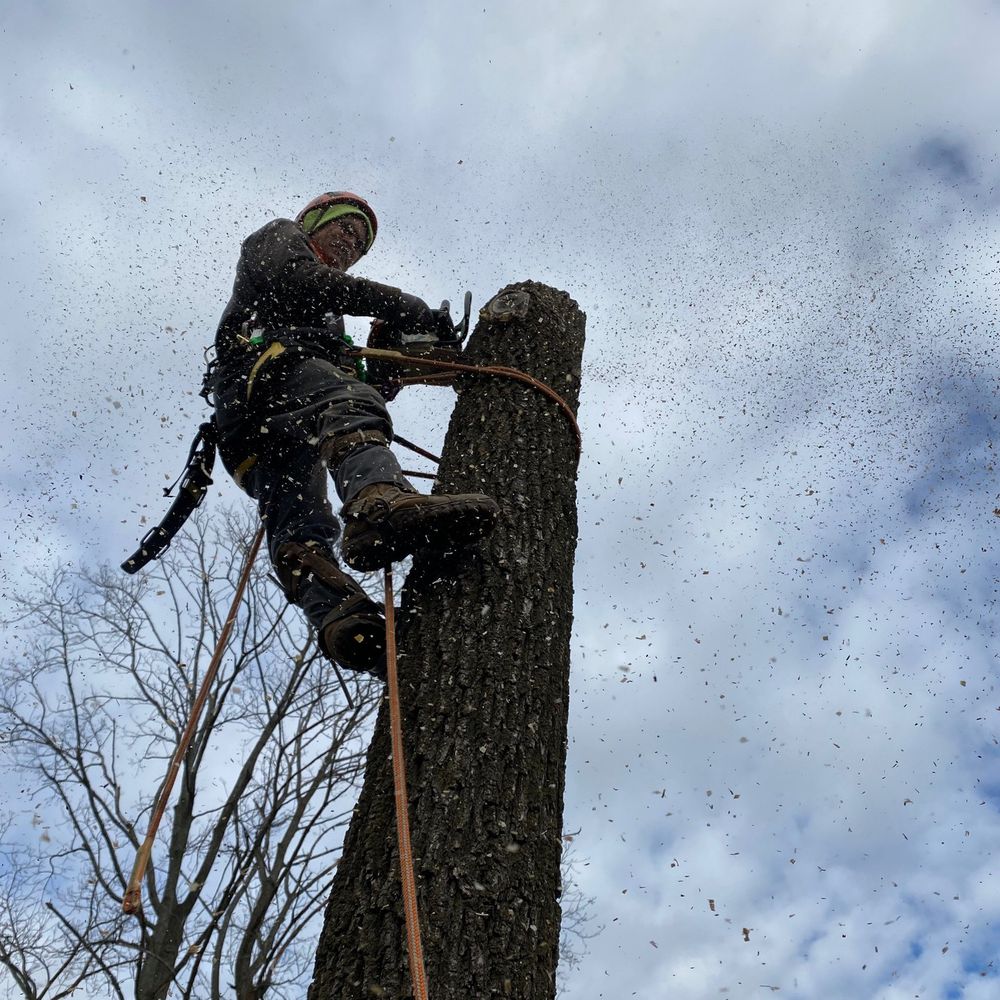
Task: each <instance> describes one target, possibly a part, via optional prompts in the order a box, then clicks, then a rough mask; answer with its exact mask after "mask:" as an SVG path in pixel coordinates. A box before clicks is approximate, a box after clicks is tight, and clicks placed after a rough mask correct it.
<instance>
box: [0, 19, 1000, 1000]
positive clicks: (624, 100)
mask: <svg viewBox="0 0 1000 1000" xmlns="http://www.w3.org/2000/svg"><path fill="white" fill-rule="evenodd" d="M360 10H361V8H360V7H355V5H343V6H339V5H333V4H321V3H316V2H303V3H290V4H264V3H257V2H253V3H218V4H212V5H210V6H209V7H208V8H207V9H206V8H204V7H203V6H202V5H201V4H197V5H196V4H194V3H188V2H174V3H169V4H167V3H163V4H153V3H145V2H135V0H131V2H128V3H125V2H108V0H102V2H101V3H95V2H74V3H65V2H51V3H38V4H16V5H14V4H9V5H7V9H5V11H4V14H3V15H2V18H0V62H2V64H3V66H4V79H5V87H4V89H3V93H2V96H0V100H2V104H0V115H2V117H0V264H2V270H3V276H2V279H0V306H2V314H3V316H4V326H5V336H4V338H3V348H2V350H3V358H4V360H3V365H2V372H0V379H2V380H3V398H2V404H0V408H2V412H3V416H4V418H5V429H6V433H5V435H4V438H3V442H2V445H0V448H2V452H3V462H2V466H3V467H2V469H0V476H2V485H3V507H2V510H0V557H2V566H3V570H2V573H3V577H2V579H0V584H2V588H3V590H4V592H6V591H7V590H9V588H10V587H11V586H12V585H13V584H15V583H16V582H17V581H18V579H19V578H20V577H21V575H22V574H23V572H24V570H25V569H26V568H38V567H45V566H51V565H54V564H56V563H60V562H65V563H69V564H72V565H91V564H93V563H95V562H99V561H102V560H104V561H108V562H110V563H112V564H117V563H118V562H119V561H120V560H121V559H122V558H123V557H124V556H125V555H127V554H128V553H129V552H130V551H131V550H132V548H133V547H134V544H135V542H136V540H137V539H138V537H139V536H140V535H141V534H142V533H143V532H144V531H145V530H146V527H148V525H144V524H142V523H141V519H142V518H143V517H146V518H148V519H149V520H150V521H153V520H155V519H157V518H158V517H159V516H160V514H161V513H162V511H163V502H162V499H161V497H160V487H161V486H163V485H166V483H167V482H169V481H170V480H172V479H173V478H174V477H175V476H176V475H177V473H178V472H179V471H180V466H181V464H182V462H183V458H184V456H185V454H186V450H187V444H188V442H189V440H190V438H191V436H192V435H193V432H194V430H195V428H196V426H197V424H198V422H200V420H201V419H203V418H204V414H205V411H204V409H203V406H202V401H201V400H200V399H199V398H198V396H197V389H198V382H199V378H200V372H201V369H202V349H203V348H204V347H205V346H206V345H208V344H209V343H210V342H211V339H212V337H213V333H214V327H215V323H216V321H217V319H218V315H219V313H220V311H221V309H222V306H223V305H224V304H225V301H226V300H227V298H228V295H229V290H230V288H231V284H232V276H233V267H234V264H235V261H236V258H237V255H238V248H239V242H240V241H241V240H242V238H243V237H245V236H246V235H248V234H249V233H250V232H252V231H253V230H255V229H257V228H258V227H259V226H260V225H262V224H263V223H264V222H266V221H267V220H268V219H270V218H273V217H275V216H285V217H288V216H292V215H294V214H295V212H296V211H297V210H298V209H299V208H300V207H301V205H302V204H303V203H304V202H305V201H306V200H307V199H308V198H310V197H312V196H313V195H315V194H317V193H319V192H320V191H323V190H327V189H331V188H348V189H351V190H355V191H357V192H359V193H361V194H363V195H365V196H367V197H369V198H370V199H371V201H372V202H373V204H374V205H375V207H376V210H377V212H378V214H379V219H380V231H379V239H378V242H377V243H376V245H375V247H374V249H373V251H372V253H371V254H370V255H369V257H367V258H366V259H365V260H364V261H363V263H362V264H361V265H359V267H358V268H357V272H356V273H359V274H364V275H365V276H369V277H372V278H375V279H378V280H381V281H388V282H390V283H392V284H395V285H400V286H402V287H404V288H405V289H407V290H408V291H412V292H415V293H417V294H420V295H422V296H424V297H425V298H427V299H428V300H430V301H431V302H432V304H433V303H436V302H437V301H440V300H441V299H442V298H445V297H447V298H450V299H452V300H453V301H454V300H460V299H461V295H462V293H463V292H464V291H465V289H467V288H468V289H471V290H472V292H473V295H474V296H475V302H476V305H477V307H478V306H479V305H482V304H483V303H484V302H485V301H486V300H487V299H488V298H489V297H490V296H491V295H492V294H493V293H494V292H495V291H496V290H497V289H499V288H500V287H502V286H503V285H505V284H506V283H508V282H509V281H515V280H521V279H524V278H532V279H535V280H538V281H543V282H546V283H549V284H551V285H554V286H556V287H558V288H562V289H565V290H566V291H568V292H569V293H570V294H571V295H572V296H573V297H574V298H575V299H576V300H577V301H578V302H579V303H580V305H581V307H582V308H583V309H584V310H585V311H586V313H587V316H588V323H587V338H588V339H587V353H586V360H585V382H584V391H583V397H582V403H581V412H580V421H581V425H582V428H583V433H584V442H585V450H584V456H583V462H582V466H581V472H580V515H581V516H580V526H581V534H580V539H579V549H578V562H577V575H576V580H577V595H576V608H575V614H576V632H575V638H574V650H573V688H574V692H575V699H574V703H573V706H572V712H571V729H570V759H569V783H568V789H567V800H566V824H567V830H568V831H574V832H575V831H579V833H578V835H577V837H576V841H575V843H576V849H577V855H578V856H579V857H582V858H586V859H589V864H588V865H587V866H586V867H585V868H584V869H582V871H581V887H582V889H583V891H584V892H585V893H586V894H588V895H591V896H594V897H595V899H596V902H595V904H594V910H595V924H597V925H600V926H602V927H603V931H602V932H601V934H600V935H599V936H598V937H596V938H595V939H594V940H593V941H592V942H591V943H590V950H589V954H588V955H587V957H586V958H585V959H584V961H583V962H582V963H581V965H580V966H579V968H578V969H576V970H575V971H571V972H566V973H565V974H564V976H563V979H562V987H563V990H564V994H565V996H566V997H569V998H573V1000H576V998H579V1000H584V998H587V1000H589V998H594V997H609V998H611V997H614V998H619V997H628V996H638V997H656V998H658V997H664V998H667V997H670V998H671V1000H701V998H704V997H710V996H729V997H734V998H742V997H757V996H773V995H777V996H779V997H788V998H796V1000H814V998H817V997H826V998H857V997H863V998H879V1000H897V998H899V1000H902V998H904V997H906V998H909V997H914V996H919V997H925V998H932V997H933V998H937V997H940V998H957V997H962V998H965V1000H984V998H988V997H994V996H996V995H997V990H998V989H1000V984H998V982H997V978H998V966H997V964H996V962H995V959H996V958H997V957H998V924H997V921H998V919H1000V892H998V891H997V888H996V876H995V872H994V868H995V863H994V858H995V857H996V856H997V854H998V851H1000V762H998V755H997V736H998V733H1000V694H998V692H997V690H996V672H997V668H996V662H995V661H996V651H997V636H996V626H995V615H996V602H997V594H996V587H997V577H998V573H997V561H996V557H995V549H994V539H995V537H996V533H997V531H998V529H1000V519H998V518H997V517H996V516H995V515H994V509H995V508H997V507H1000V495H998V494H1000V489H998V486H997V472H996V469H995V463H996V454H995V438H996V436H997V398H996V366H997V351H996V346H995V345H996V319H995V317H996V313H997V307H998V304H1000V302H998V299H1000V296H998V291H997V276H998V264H1000V246H998V239H997V237H998V235H1000V214H998V207H1000V192H998V187H997V179H998V177H1000V164H998V150H1000V137H998V130H997V122H998V110H1000V75H998V74H997V72H996V53H997V52H998V51H1000V4H998V3H997V2H995V0H989V2H987V0H978V2H974V0H949V2H947V3H941V2H937V3H932V2H929V0H864V2H862V0H842V2H840V3H838V4H816V3H804V2H793V0H785V2H782V0H758V2H756V3H752V4H750V3H737V2H735V0H702V2H700V3H698V4H695V3H678V2H673V3H671V2H666V0H655V2H643V0H640V2H633V3H630V4H621V3H618V4H613V3H609V2H607V0H593V2H588V0H577V2H576V3H574V4H572V5H568V4H559V5H557V4H552V3H546V2H541V3H539V2H532V3H522V2H511V3H500V4H489V5H487V6H485V7H483V6H481V5H478V4H467V3H459V2H454V0H443V2H438V3H435V4H430V5H425V4H422V3H410V4H404V3H402V2H397V3H387V2H382V0H373V2H371V3H369V4H368V5H366V6H365V8H364V10H365V12H364V13H360ZM991 66H992V67H993V69H990V67H991ZM365 326H366V324H364V323H362V322H361V321H354V323H353V324H352V326H351V328H352V329H353V330H354V332H356V333H362V332H363V331H364V329H365ZM450 403H451V397H450V396H449V394H448V393H447V392H446V391H442V390H431V389H427V390H414V391H412V394H411V395H409V398H407V395H406V394H404V396H403V397H401V398H400V400H398V401H397V402H396V403H395V404H393V405H394V409H393V413H394V418H395V420H396V421H397V426H398V427H399V429H400V431H401V433H403V434H405V435H406V436H407V437H409V438H411V439H414V440H418V441H421V442H422V443H424V444H425V445H426V446H428V447H431V448H436V447H437V446H439V445H440V442H441V437H442V435H443V433H444V429H445V427H446V421H447V416H448V407H449V405H450ZM225 502H232V503H239V502H245V501H241V499H240V495H239V494H238V492H237V491H236V490H235V489H234V488H232V486H231V485H230V484H228V483H224V482H222V479H221V478H220V481H219V484H218V487H217V488H215V489H214V490H213V496H212V500H211V503H212V505H213V506H215V505H218V506H220V507H221V506H222V504H223V503H225ZM744 929H746V930H745V931H744ZM747 939H748V940H747Z"/></svg>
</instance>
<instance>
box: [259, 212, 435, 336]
mask: <svg viewBox="0 0 1000 1000" xmlns="http://www.w3.org/2000/svg"><path fill="white" fill-rule="evenodd" d="M241 264H242V265H243V267H245V268H246V269H247V278H248V279H249V280H250V281H251V283H252V284H253V285H254V286H255V287H256V288H257V289H258V290H259V292H260V293H261V296H262V298H263V299H264V306H265V310H266V311H267V312H272V310H273V313H274V318H275V319H276V320H277V321H278V322H280V323H288V324H291V325H303V326H307V325H308V326H322V325H323V317H324V316H325V315H326V314H327V313H330V312H332V313H335V314H337V315H347V316H373V317H375V318H376V319H383V320H386V321H387V322H390V323H394V324H399V323H404V324H406V325H408V326H410V327H411V328H413V329H416V330H420V329H425V328H426V329H428V330H431V329H435V328H436V326H437V323H438V319H437V315H436V314H435V313H434V312H433V310H431V308H430V307H429V306H428V305H427V303H426V302H424V301H423V299H421V298H418V297H417V296H416V295H409V294H407V293H406V292H403V291H401V290H400V289H398V288H393V287H392V286H391V285H382V284H380V283H379V282H377V281H370V280H368V279H367V278H356V277H354V276H353V275H350V274H347V273H346V272H344V271H338V270H336V269H335V268H332V267H328V266H327V265H326V264H324V263H323V262H322V261H321V260H319V259H318V258H317V256H316V255H315V253H314V252H313V250H312V248H311V247H310V245H309V240H308V238H307V237H306V235H305V233H303V232H302V230H301V229H300V228H299V226H297V225H296V224H295V223H294V222H290V221H288V220H287V219H277V220H275V221H274V222H271V223H268V225H266V226H264V228H263V229H260V230H258V231H257V232H256V233H254V234H253V235H252V236H251V237H249V239H247V241H246V242H245V243H244V244H243V254H242V258H241Z"/></svg>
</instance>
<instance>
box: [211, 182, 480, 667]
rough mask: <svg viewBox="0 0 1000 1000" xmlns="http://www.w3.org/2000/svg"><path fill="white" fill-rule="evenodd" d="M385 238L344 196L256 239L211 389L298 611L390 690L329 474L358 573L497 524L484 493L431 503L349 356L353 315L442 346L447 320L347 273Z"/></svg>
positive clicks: (315, 204)
mask: <svg viewBox="0 0 1000 1000" xmlns="http://www.w3.org/2000/svg"><path fill="white" fill-rule="evenodd" d="M377 228H378V221H377V219H376V217H375V213H374V211H373V210H372V208H371V206H370V205H368V203H367V202H366V201H365V200H364V199H363V198H360V197H358V196H357V195H354V194H351V193H350V192H346V191H334V192H328V193H326V194H323V195H320V196H319V197H318V198H315V199H313V200H312V201H311V202H309V204H308V205H306V206H305V208H303V209H302V211H301V212H300V213H299V214H298V216H297V218H296V220H295V221H294V222H292V221H291V220H288V219H275V220H273V221H271V222H269V223H268V224H267V225H266V226H264V227H263V228H262V229H260V230H258V231H257V232H255V233H254V234H253V235H252V236H250V237H248V238H247V240H246V241H245V242H244V243H243V247H242V251H241V254H240V259H239V263H238V264H237V267H236V280H235V283H234V285H233V295H232V298H231V299H230V300H229V304H228V305H227V306H226V308H225V311H224V312H223V314H222V319H221V320H220V322H219V328H218V332H217V334H216V339H215V346H216V357H217V361H216V364H215V367H214V369H213V370H212V373H211V377H210V379H211V382H210V384H211V387H212V391H213V397H214V404H215V409H216V422H217V426H218V437H219V453H220V455H221V456H222V460H223V463H224V464H225V466H226V468H227V469H228V471H229V473H230V474H231V475H232V476H233V478H234V479H235V481H236V483H237V484H238V485H239V486H240V487H241V489H243V490H245V491H246V492H247V493H248V494H249V495H250V496H251V497H253V498H254V499H255V500H256V501H257V503H258V505H259V507H260V514H261V518H262V519H263V522H264V525H265V528H266V531H267V541H268V549H269V552H270V555H271V562H272V564H273V565H274V569H275V571H276V573H277V575H278V578H279V580H280V581H281V584H282V587H283V589H284V592H285V594H286V596H287V597H288V599H289V601H291V602H293V603H295V604H297V605H299V606H300V607H301V608H302V610H303V611H304V612H305V615H306V617H307V618H308V620H309V621H310V623H311V624H312V625H313V626H315V628H316V630H317V633H318V636H319V644H320V648H321V649H322V651H323V652H324V653H325V654H326V656H327V657H329V658H330V659H332V660H335V661H336V662H338V663H341V664H343V665H344V666H346V667H350V668H352V669H355V670H366V671H369V672H371V673H373V674H375V675H376V676H380V677H384V675H385V631H384V630H385V622H384V620H383V616H382V610H381V608H380V607H379V606H378V605H377V604H376V603H375V602H374V601H372V600H371V599H370V598H369V597H368V596H367V595H366V594H365V592H364V590H363V589H362V588H361V586H360V585H359V584H358V583H357V582H356V581H355V580H353V579H352V578H351V577H350V576H348V575H347V574H346V573H344V572H343V571H342V570H341V569H340V568H339V566H338V564H337V560H336V557H335V556H334V544H335V542H336V541H337V538H338V536H339V535H340V525H339V524H338V522H337V519H336V518H335V517H334V516H333V511H332V508H331V506H330V502H329V500H328V499H327V476H328V474H329V475H330V476H332V477H333V480H334V483H335V485H336V489H337V494H338V495H339V497H340V499H341V501H342V503H343V508H342V509H341V511H340V514H341V517H342V518H343V520H344V531H343V538H342V540H341V554H342V556H343V559H344V561H345V562H346V563H347V565H348V566H350V567H351V568H353V569H356V570H361V571H366V570H374V569H379V568H382V567H385V566H387V565H389V563H391V562H394V561H395V560H398V559H401V558H403V557H404V556H406V555H409V554H410V553H412V552H414V551H415V550H417V549H418V548H422V547H425V546H430V547H436V548H441V549H446V548H447V549H450V548H454V547H457V546H459V545H463V544H467V543H469V542H473V541H476V540H477V539H479V538H482V537H484V536H485V535H486V534H488V533H489V531H490V530H492V528H493V526H494V524H495V523H496V519H497V514H498V512H499V508H498V506H497V503H496V501H494V500H493V499H492V498H490V497H487V496H484V495H482V494H478V493H470V494H458V495H453V496H447V495H439V496H427V495H425V494H421V493H418V492H417V490H416V489H414V487H413V486H412V485H411V484H410V483H409V482H408V481H407V480H406V478H405V477H404V476H403V474H402V471H401V469H400V466H399V463H398V461H397V460H396V457H395V456H394V455H393V453H392V452H391V451H390V450H389V447H388V445H389V443H390V441H391V440H392V422H391V420H390V418H389V414H388V412H387V410H386V405H385V400H384V398H383V397H382V396H381V395H380V394H379V392H378V391H376V389H375V388H373V387H372V386H370V385H367V384H366V383H365V382H364V381H363V380H362V377H359V376H363V372H361V371H360V370H359V369H358V368H357V367H356V366H355V365H354V364H353V362H351V361H350V360H348V359H346V358H345V357H344V356H343V348H344V344H345V338H346V334H345V330H344V320H343V317H344V315H348V316H371V317H375V318H377V319H382V320H385V321H386V322H388V323H390V324H393V325H394V326H396V327H399V326H400V325H405V327H406V328H407V329H408V330H409V331H411V332H413V333H416V334H419V333H434V332H435V331H437V330H438V329H439V328H440V325H441V323H442V320H443V317H442V316H441V315H440V314H439V313H438V312H436V311H435V310H432V309H431V308H430V307H429V306H428V305H427V303H426V302H424V301H423V300H422V299H420V298H417V296H415V295H409V294H407V293H405V292H402V291H400V290H399V289H398V288H392V287H390V286H388V285H381V284H378V283H377V282H374V281H369V280H367V279H365V278H357V277H354V276H352V275H348V274H347V273H346V272H347V271H348V269H349V268H350V267H351V266H352V265H354V264H356V263H357V262H358V261H359V260H360V259H361V257H363V256H364V255H365V254H366V253H367V252H368V250H369V249H370V248H371V245H372V243H373V241H374V239H375V234H376V232H377ZM449 323H450V320H449ZM348 342H349V341H348Z"/></svg>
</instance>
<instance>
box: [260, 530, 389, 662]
mask: <svg viewBox="0 0 1000 1000" xmlns="http://www.w3.org/2000/svg"><path fill="white" fill-rule="evenodd" d="M274 568H275V569H276V570H277V573H278V577H279V579H280V580H281V584H282V586H283V587H284V590H285V594H286V596H287V597H288V599H289V600H290V601H292V602H293V603H294V604H298V605H299V606H300V607H302V608H303V610H305V611H306V615H307V617H308V618H310V620H311V621H312V624H313V625H314V626H316V630H317V633H318V635H319V647H320V649H321V650H322V651H323V653H324V654H325V655H326V657H327V659H330V660H334V661H335V662H337V663H339V664H340V665H341V666H343V667H347V668H348V669H350V670H363V671H366V672H367V673H370V674H374V675H375V676H376V677H379V678H382V679H385V675H386V670H385V618H384V617H383V615H382V609H381V608H380V607H379V605H377V604H376V603H375V602H374V601H373V600H371V598H370V597H368V595H367V594H366V593H365V592H364V590H363V589H362V588H361V586H360V585H359V584H358V583H356V582H355V581H354V580H352V579H351V577H349V576H348V575H347V574H346V573H344V572H342V571H341V570H340V568H339V567H338V566H337V565H336V563H334V562H333V561H332V559H331V558H329V557H328V556H326V555H325V554H324V553H323V552H322V551H319V550H317V549H316V548H313V547H312V546H311V545H308V544H307V545H303V544H301V543H300V542H286V543H285V544H284V545H282V546H281V547H280V548H279V549H278V551H277V553H276V558H275V561H274ZM331 604H332V605H333V606H332V608H331ZM327 608H328V609H329V610H327V611H326V612H325V614H324V611H323V609H327ZM320 616H322V617H320Z"/></svg>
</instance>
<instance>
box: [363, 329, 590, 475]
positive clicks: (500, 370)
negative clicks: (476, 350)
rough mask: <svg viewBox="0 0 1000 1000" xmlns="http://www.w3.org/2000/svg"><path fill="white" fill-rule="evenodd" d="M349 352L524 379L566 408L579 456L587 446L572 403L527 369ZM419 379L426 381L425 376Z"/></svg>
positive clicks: (403, 381) (369, 350)
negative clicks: (530, 373)
mask: <svg viewBox="0 0 1000 1000" xmlns="http://www.w3.org/2000/svg"><path fill="white" fill-rule="evenodd" d="M346 353H347V356H348V357H351V358H375V359H378V360H381V361H395V362H404V363H405V364H407V365H415V366H417V367H418V368H438V369H440V370H442V371H443V372H450V371H452V372H466V373H468V374H470V375H500V376H502V377H503V378H509V379H514V380H515V381H517V382H523V383H524V384H525V385H530V386H532V387H533V388H535V389H537V390H538V391H539V392H541V393H543V394H544V395H545V396H548V398H549V399H551V400H552V402H554V403H555V404H556V406H558V407H559V408H560V409H561V410H562V411H563V415H564V416H565V417H566V419H567V420H568V421H569V423H570V426H571V427H572V428H573V433H574V435H575V436H576V451H577V455H579V454H580V452H581V451H582V449H583V437H582V436H581V434H580V425H579V424H578V423H577V422H576V414H575V413H573V411H572V410H571V409H570V406H569V403H567V402H566V400H565V399H563V398H562V396H560V395H559V393H557V392H556V391H555V389H553V388H552V387H551V386H548V385H546V384H545V383H544V382H542V381H541V380H540V379H537V378H535V377H534V376H532V375H529V374H528V373H527V372H522V371H521V370H520V369H519V368H509V367H507V365H467V364H465V363H463V362H460V361H440V360H438V359H436V358H420V357H410V356H409V355H408V354H401V353H400V352H399V351H384V350H380V349H377V348H374V347H354V348H350V349H349V350H348V351H347V352H346ZM428 377H429V378H433V377H434V376H428ZM411 381H414V380H412V379H407V378H403V379H400V380H399V384H403V385H405V384H407V383H408V382H411ZM419 381H425V380H424V379H421V380H419Z"/></svg>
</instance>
